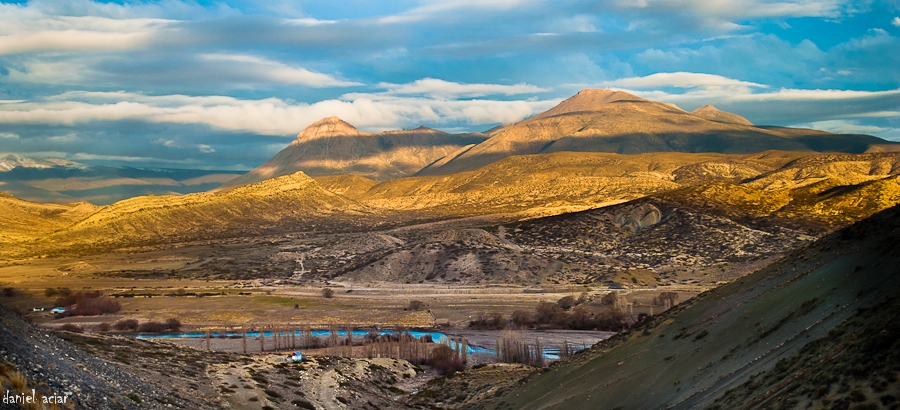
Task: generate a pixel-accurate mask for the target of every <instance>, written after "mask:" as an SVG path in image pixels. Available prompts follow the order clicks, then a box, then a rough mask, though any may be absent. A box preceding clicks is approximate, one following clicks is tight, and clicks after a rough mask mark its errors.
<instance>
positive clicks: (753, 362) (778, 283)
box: [488, 207, 900, 409]
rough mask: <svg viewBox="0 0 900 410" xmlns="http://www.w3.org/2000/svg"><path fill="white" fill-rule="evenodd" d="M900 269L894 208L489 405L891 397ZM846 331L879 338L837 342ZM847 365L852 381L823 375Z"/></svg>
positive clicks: (682, 404) (751, 403) (758, 403)
mask: <svg viewBox="0 0 900 410" xmlns="http://www.w3.org/2000/svg"><path fill="white" fill-rule="evenodd" d="M898 264H900V207H894V208H891V209H889V210H886V211H883V212H881V213H879V214H876V215H875V216H873V217H871V218H869V219H867V220H865V221H862V222H859V223H857V224H855V225H853V226H850V227H848V228H845V229H843V230H841V231H838V232H835V233H834V234H831V235H829V236H827V237H825V238H823V239H821V240H819V241H817V242H815V243H814V244H812V245H810V246H809V247H807V248H804V249H801V250H798V251H795V252H794V253H792V254H791V255H790V256H789V257H787V258H785V259H782V260H781V261H779V262H776V263H774V264H772V265H770V266H769V267H767V268H765V269H762V270H760V271H758V272H756V273H753V274H751V275H748V276H746V277H744V278H742V279H740V280H738V281H736V282H733V283H731V284H728V285H725V286H722V287H719V288H717V289H714V290H712V291H709V292H706V293H704V294H702V295H700V296H698V297H696V298H694V299H692V300H691V301H689V302H687V303H685V304H683V305H679V306H678V307H677V308H676V309H673V310H671V311H669V312H667V313H666V314H663V315H660V316H657V317H655V318H653V319H652V320H651V321H650V322H649V323H647V324H646V325H644V326H643V328H636V329H632V330H631V331H629V332H626V333H623V334H620V335H618V336H617V337H615V338H612V339H610V340H608V341H607V342H604V343H601V344H599V345H597V346H595V347H594V348H592V349H590V350H589V351H587V352H585V353H582V354H579V355H576V356H575V357H574V358H573V359H571V360H568V361H565V362H561V363H558V364H557V365H555V366H553V367H552V368H550V369H549V371H547V372H543V373H541V374H539V375H536V376H534V377H532V378H531V379H530V380H527V381H526V382H525V383H524V385H523V386H521V387H520V388H518V389H516V390H514V391H512V392H511V393H509V394H507V395H506V396H504V397H501V398H498V399H497V401H495V402H494V403H491V404H490V405H488V407H490V408H496V409H538V408H541V409H543V408H560V409H598V408H610V409H611V408H623V409H649V408H663V407H665V408H676V409H684V408H702V407H707V406H711V405H713V404H714V402H715V400H716V399H718V398H720V397H722V396H723V395H725V394H726V393H727V392H729V391H731V393H729V394H728V395H727V396H725V397H726V398H725V399H724V400H730V401H731V402H732V403H740V404H741V405H743V406H745V407H749V408H754V407H763V406H774V407H779V408H781V407H789V406H791V405H790V404H788V403H794V404H796V403H798V402H799V401H800V400H811V399H812V397H813V394H819V396H818V397H819V398H818V399H817V400H819V404H820V405H821V404H825V403H826V402H825V401H824V400H828V402H829V403H836V402H837V401H838V400H845V399H846V400H845V401H846V404H849V402H850V401H856V402H859V403H861V404H864V403H873V404H874V402H875V400H879V399H878V398H877V397H879V395H877V394H875V393H873V392H878V391H881V392H885V391H887V392H888V395H891V394H892V395H894V397H897V394H898V391H900V386H898V379H897V370H900V369H898V368H897V363H898V361H897V360H896V352H897V347H898V346H897V345H896V344H897V338H896V337H892V336H890V335H894V334H896V333H897V330H898V329H897V326H896V317H897V315H898V313H900V306H898V304H900V300H898V298H897V295H898V294H900V275H897V274H896V266H898ZM870 309H874V310H870ZM873 312H876V313H877V314H876V313H873ZM854 323H856V325H854ZM848 326H849V327H851V328H853V329H856V328H858V329H860V330H862V329H876V330H877V329H879V328H880V329H882V331H878V332H877V333H874V334H873V333H853V336H852V337H846V336H842V335H841V334H840V332H841V331H842V330H843V331H846V329H847V327H848ZM847 336H849V335H847ZM839 337H844V339H843V340H842V341H843V343H840V344H839V345H838V346H836V347H835V348H834V349H832V350H829V351H825V352H823V356H821V357H818V356H816V357H812V358H811V357H810V356H809V353H810V352H811V351H817V350H816V349H820V348H821V347H822V346H824V345H827V344H829V343H833V342H834V341H835V340H836V339H837V338H839ZM860 348H865V349H868V350H869V353H868V355H869V357H868V358H867V357H866V355H865V354H863V355H860V354H858V353H857V349H860ZM857 361H863V363H859V365H860V366H863V367H858V366H857V363H856V362H857ZM866 366H868V367H866ZM844 367H846V368H847V371H848V372H852V373H843V374H842V373H833V372H830V371H829V370H832V369H833V370H838V369H841V368H844ZM867 369H868V370H867ZM803 381H809V383H816V386H815V389H816V391H817V392H818V393H814V392H807V391H806V390H805V388H806V387H808V386H806V385H804V384H803V383H802V382H803ZM745 383H749V384H745ZM739 386H740V388H739ZM767 386H771V388H767ZM851 387H852V388H851ZM735 389H737V390H735ZM807 394H809V396H807ZM881 394H884V393H881ZM822 398H824V400H823V399H822ZM777 400H783V403H784V404H782V405H777V404H773V403H775V401H777ZM804 407H805V406H804ZM843 408H846V407H843Z"/></svg>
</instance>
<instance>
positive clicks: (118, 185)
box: [0, 154, 239, 205]
mask: <svg viewBox="0 0 900 410" xmlns="http://www.w3.org/2000/svg"><path fill="white" fill-rule="evenodd" d="M238 174H239V172H235V171H216V170H192V169H167V168H152V169H140V168H130V167H111V166H99V165H85V164H79V163H77V162H72V161H68V160H64V159H53V158H48V159H33V158H28V157H24V156H21V155H12V154H11V155H7V156H4V157H0V191H3V192H6V193H9V194H11V195H15V196H16V197H18V198H22V199H27V200H30V201H39V202H62V203H69V202H90V203H93V204H96V205H107V204H111V203H113V202H116V201H119V200H122V199H126V198H131V197H135V196H141V195H164V194H174V195H180V194H188V193H192V192H203V191H207V190H210V189H213V188H216V187H218V186H219V185H221V184H222V183H223V182H226V181H229V180H232V179H234V178H235V176H236V175H238Z"/></svg>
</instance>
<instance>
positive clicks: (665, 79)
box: [601, 72, 768, 90]
mask: <svg viewBox="0 0 900 410" xmlns="http://www.w3.org/2000/svg"><path fill="white" fill-rule="evenodd" d="M601 84H602V85H604V86H616V87H634V88H660V87H675V88H704V89H729V90H733V89H742V90H749V89H750V88H768V86H767V85H765V84H759V83H753V82H749V81H740V80H735V79H731V78H728V77H723V76H720V75H715V74H703V73H689V72H676V73H656V74H650V75H647V76H644V77H629V78H622V79H618V80H613V81H606V82H603V83H601Z"/></svg>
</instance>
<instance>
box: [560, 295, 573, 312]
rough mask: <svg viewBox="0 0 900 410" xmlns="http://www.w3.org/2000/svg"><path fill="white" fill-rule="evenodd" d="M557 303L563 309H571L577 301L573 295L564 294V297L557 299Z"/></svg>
mask: <svg viewBox="0 0 900 410" xmlns="http://www.w3.org/2000/svg"><path fill="white" fill-rule="evenodd" d="M556 304H557V305H559V307H561V308H562V309H563V310H569V309H571V308H572V307H574V306H575V305H576V304H577V302H576V301H575V298H574V297H572V296H563V297H562V299H560V300H558V301H556Z"/></svg>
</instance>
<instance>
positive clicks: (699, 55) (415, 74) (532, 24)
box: [0, 0, 900, 170]
mask: <svg viewBox="0 0 900 410" xmlns="http://www.w3.org/2000/svg"><path fill="white" fill-rule="evenodd" d="M898 38H900V1H898V0H892V1H878V0H873V1H858V2H845V1H839V0H794V1H789V0H785V1H768V0H741V1H738V0H665V1H663V0H611V1H577V0H572V1H541V0H496V1H484V0H392V1H375V0H350V1H341V2H335V1H249V0H247V1H180V0H161V1H135V2H132V1H125V2H95V1H89V0H52V1H50V0H46V1H27V2H24V1H18V2H16V1H14V2H4V1H0V153H17V154H22V155H25V156H30V157H44V158H66V159H70V160H74V161H78V162H83V163H89V164H98V165H120V166H132V167H165V168H197V169H232V170H246V169H251V168H253V167H255V166H257V165H259V164H261V163H262V162H264V161H265V160H267V159H269V158H270V157H271V156H273V155H274V154H275V153H277V152H278V151H279V150H281V149H283V148H284V147H285V146H287V144H289V143H290V142H291V140H292V139H294V138H295V137H296V135H297V134H298V133H299V132H301V131H302V130H303V129H304V128H305V127H306V126H308V125H309V124H311V123H313V122H315V121H316V120H318V119H321V118H324V117H328V116H338V117H340V118H342V119H344V120H345V121H347V122H349V123H351V124H353V125H355V126H356V127H358V128H359V129H361V130H363V131H368V132H377V131H382V130H389V129H402V128H415V127H417V126H420V125H425V126H428V127H432V128H436V129H441V130H444V131H448V132H468V131H484V130H487V129H490V128H492V127H494V126H496V125H498V124H500V123H509V122H514V121H518V120H521V119H523V118H526V117H528V116H530V115H534V114H536V113H538V112H541V111H544V110H546V109H549V108H551V107H552V106H554V105H556V104H557V103H559V101H561V100H562V99H565V98H567V97H569V96H571V95H573V94H575V93H577V92H578V91H579V90H581V89H584V88H608V89H617V90H624V91H628V92H631V93H633V94H636V95H638V96H641V97H644V98H649V99H653V100H656V101H661V102H667V103H675V104H677V105H678V106H679V107H681V108H683V109H687V110H692V109H695V108H697V107H700V106H703V105H706V104H713V105H715V106H716V107H717V108H719V109H722V110H726V111H731V112H735V113H737V114H740V115H742V116H744V117H746V118H748V119H749V120H750V121H752V122H754V123H756V124H760V125H781V126H801V127H812V128H817V129H821V130H825V131H831V132H843V133H864V134H870V135H875V136H878V137H881V138H885V139H890V140H896V141H900V40H898Z"/></svg>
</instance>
